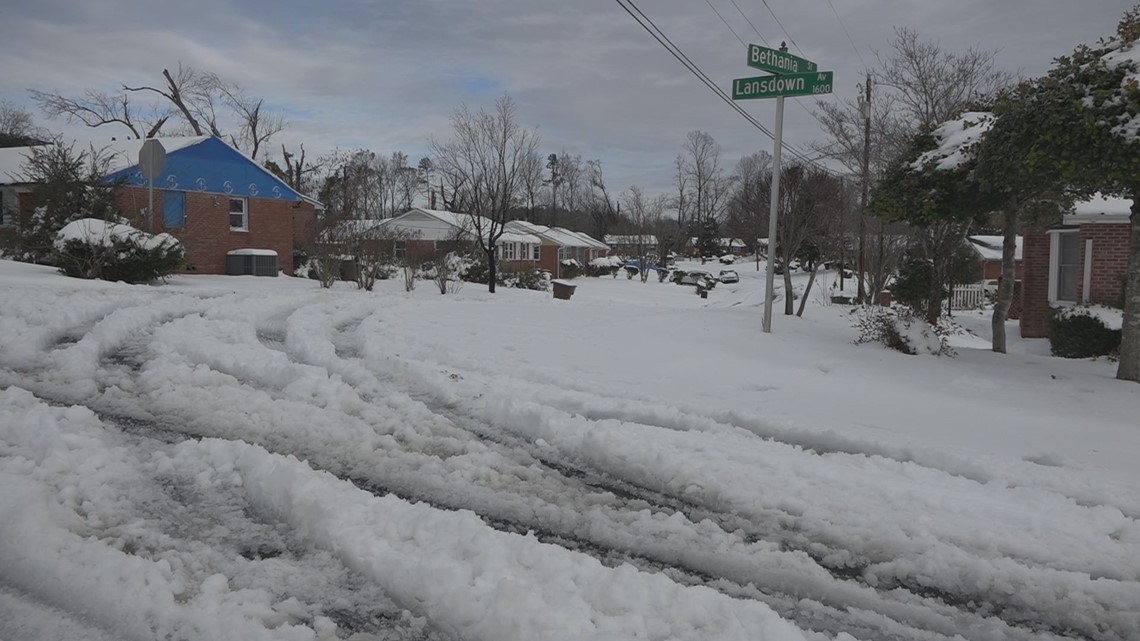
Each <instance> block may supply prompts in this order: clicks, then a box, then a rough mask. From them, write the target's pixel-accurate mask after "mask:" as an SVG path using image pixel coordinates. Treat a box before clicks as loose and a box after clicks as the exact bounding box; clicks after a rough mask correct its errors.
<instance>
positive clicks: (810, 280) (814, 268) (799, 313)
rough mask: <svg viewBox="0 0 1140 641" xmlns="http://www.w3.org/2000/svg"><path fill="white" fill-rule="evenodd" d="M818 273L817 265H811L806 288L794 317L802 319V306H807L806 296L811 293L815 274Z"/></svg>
mask: <svg viewBox="0 0 1140 641" xmlns="http://www.w3.org/2000/svg"><path fill="white" fill-rule="evenodd" d="M817 271H819V265H816V264H814V263H813V264H812V266H811V275H810V276H808V282H807V287H805V288H804V295H803V296H801V297H800V309H799V311H797V312H796V316H798V317H800V318H803V315H804V306H805V305H807V299H808V294H810V293H811V286H812V283H814V282H815V273H816V272H817Z"/></svg>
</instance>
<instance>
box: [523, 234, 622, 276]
mask: <svg viewBox="0 0 1140 641" xmlns="http://www.w3.org/2000/svg"><path fill="white" fill-rule="evenodd" d="M507 229H509V230H511V231H514V232H517V233H521V234H529V235H531V236H535V237H537V238H539V239H540V241H541V245H542V246H541V248H540V250H539V254H538V259H537V260H538V267H540V268H541V269H545V270H547V271H549V272H550V274H551V275H552V276H553V277H554V278H562V277H563V274H564V272H565V271H566V270H565V269H564V263H563V261H570V260H573V261H577V262H578V264H579V265H581V266H585V265H587V264H589V262H590V261H591V260H593V259H595V258H598V257H601V256H605V255H607V254H608V252H609V249H610V247H609V245H608V244H606V243H603V242H601V241H599V240H597V239H595V238H592V237H591V236H589V235H588V234H585V233H582V232H577V231H571V230H569V229H563V228H562V227H547V226H545V225H538V224H535V223H529V222H527V221H525V220H512V221H511V222H509V223H507Z"/></svg>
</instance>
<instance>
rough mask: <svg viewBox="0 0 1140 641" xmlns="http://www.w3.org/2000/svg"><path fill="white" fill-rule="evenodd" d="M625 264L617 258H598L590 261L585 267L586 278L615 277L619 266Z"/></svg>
mask: <svg viewBox="0 0 1140 641" xmlns="http://www.w3.org/2000/svg"><path fill="white" fill-rule="evenodd" d="M624 264H625V260H623V259H622V258H621V257H619V256H598V257H597V258H594V259H593V260H591V261H590V264H589V265H588V266H587V267H586V275H587V276H616V275H617V272H618V270H620V269H621V266H622V265H624Z"/></svg>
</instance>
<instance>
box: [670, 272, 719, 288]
mask: <svg viewBox="0 0 1140 641" xmlns="http://www.w3.org/2000/svg"><path fill="white" fill-rule="evenodd" d="M716 282H717V280H716V277H715V276H713V275H712V274H710V273H709V272H706V271H703V270H700V269H694V270H692V271H687V272H684V273H683V274H681V275H680V276H679V277H677V279H676V283H677V284H678V285H698V284H700V285H703V286H704V288H705V289H712V288H713V287H714V286H716Z"/></svg>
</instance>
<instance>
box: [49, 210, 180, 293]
mask: <svg viewBox="0 0 1140 641" xmlns="http://www.w3.org/2000/svg"><path fill="white" fill-rule="evenodd" d="M52 262H53V264H55V266H57V267H59V269H60V271H61V272H63V273H64V274H67V275H68V276H73V277H76V278H99V279H102V280H112V281H117V280H121V281H125V282H128V283H145V282H149V281H152V280H155V279H158V278H162V277H165V276H169V275H170V274H173V273H174V272H176V271H178V270H179V269H181V268H182V267H183V265H185V264H186V252H185V250H184V249H183V248H182V244H181V243H179V242H178V240H177V239H175V238H174V237H173V236H171V235H170V234H155V235H151V234H148V233H146V232H143V231H140V230H138V229H135V228H134V227H131V226H130V225H125V224H122V223H112V222H108V221H105V220H99V219H97V218H81V219H79V220H76V221H73V222H70V223H68V224H67V225H65V226H64V227H63V229H60V230H59V232H58V233H57V234H56V240H55V246H54V251H53V253H52Z"/></svg>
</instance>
